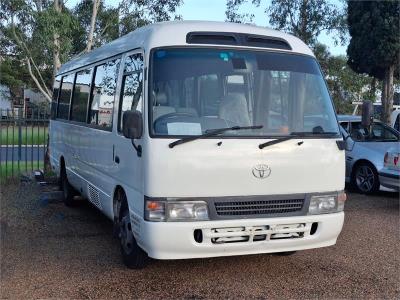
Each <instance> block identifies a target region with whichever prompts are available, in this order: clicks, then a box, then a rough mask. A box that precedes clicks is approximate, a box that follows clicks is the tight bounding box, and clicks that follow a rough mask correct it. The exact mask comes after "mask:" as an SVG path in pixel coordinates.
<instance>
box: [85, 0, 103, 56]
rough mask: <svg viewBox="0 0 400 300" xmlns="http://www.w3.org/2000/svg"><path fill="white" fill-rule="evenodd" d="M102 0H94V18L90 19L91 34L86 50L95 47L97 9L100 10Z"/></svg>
mask: <svg viewBox="0 0 400 300" xmlns="http://www.w3.org/2000/svg"><path fill="white" fill-rule="evenodd" d="M99 5H100V0H93V10H92V19H91V21H90V29H89V36H88V41H87V45H86V52H90V50H92V47H93V34H94V27H95V26H96V18H97V11H98V10H99Z"/></svg>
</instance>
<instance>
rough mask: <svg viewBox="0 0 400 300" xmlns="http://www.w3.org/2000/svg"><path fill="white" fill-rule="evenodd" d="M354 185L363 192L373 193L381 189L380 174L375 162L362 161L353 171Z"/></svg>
mask: <svg viewBox="0 0 400 300" xmlns="http://www.w3.org/2000/svg"><path fill="white" fill-rule="evenodd" d="M352 185H353V187H354V188H355V189H356V190H357V191H358V192H359V193H362V194H373V193H376V192H377V191H378V190H379V186H380V183H379V175H378V172H377V171H376V169H375V167H374V165H373V164H371V163H369V162H362V163H360V164H358V165H357V166H356V167H355V168H354V170H353V172H352Z"/></svg>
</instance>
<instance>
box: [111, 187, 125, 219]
mask: <svg viewBox="0 0 400 300" xmlns="http://www.w3.org/2000/svg"><path fill="white" fill-rule="evenodd" d="M118 193H124V194H125V196H126V192H125V189H124V188H123V187H122V186H121V185H119V184H118V185H116V186H115V188H114V192H113V198H112V201H113V218H114V221H116V219H117V218H118V215H119V210H120V209H121V204H122V203H121V201H119V199H118V197H117V195H118ZM127 204H128V203H127Z"/></svg>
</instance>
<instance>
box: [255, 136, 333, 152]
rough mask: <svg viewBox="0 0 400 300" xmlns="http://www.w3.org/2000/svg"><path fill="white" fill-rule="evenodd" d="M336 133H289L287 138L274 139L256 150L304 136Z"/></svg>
mask: <svg viewBox="0 0 400 300" xmlns="http://www.w3.org/2000/svg"><path fill="white" fill-rule="evenodd" d="M337 134H338V133H337V132H291V133H290V135H289V136H285V137H283V138H279V139H275V140H272V141H268V142H265V143H262V144H260V145H258V148H260V149H264V148H265V147H268V146H272V145H275V144H279V143H282V142H285V141H288V140H291V139H294V138H298V137H304V136H314V135H337Z"/></svg>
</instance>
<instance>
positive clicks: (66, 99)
mask: <svg viewBox="0 0 400 300" xmlns="http://www.w3.org/2000/svg"><path fill="white" fill-rule="evenodd" d="M74 78H75V74H70V75H67V76H64V77H63V79H62V84H61V92H60V96H59V100H58V111H57V118H60V119H65V120H68V117H69V105H70V101H71V93H72V86H73V83H74Z"/></svg>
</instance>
